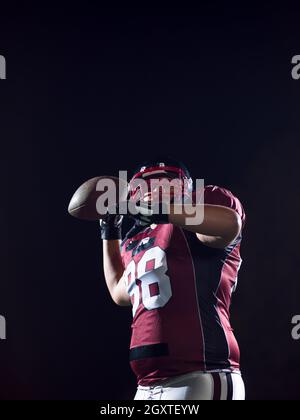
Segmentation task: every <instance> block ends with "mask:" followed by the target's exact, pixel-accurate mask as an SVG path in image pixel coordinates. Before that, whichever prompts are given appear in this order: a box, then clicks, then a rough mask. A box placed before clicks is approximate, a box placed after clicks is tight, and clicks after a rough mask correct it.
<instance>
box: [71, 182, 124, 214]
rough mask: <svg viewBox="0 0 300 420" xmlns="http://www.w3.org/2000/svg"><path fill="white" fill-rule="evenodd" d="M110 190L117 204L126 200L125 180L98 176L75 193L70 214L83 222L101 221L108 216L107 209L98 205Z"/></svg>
mask: <svg viewBox="0 0 300 420" xmlns="http://www.w3.org/2000/svg"><path fill="white" fill-rule="evenodd" d="M108 188H111V191H112V194H113V199H114V198H115V200H116V202H118V201H123V200H126V197H127V183H126V182H125V181H124V180H121V179H119V178H116V177H114V176H98V177H95V178H92V179H89V180H88V181H86V182H84V183H83V184H82V185H81V186H80V187H79V188H78V189H77V190H76V191H75V193H74V195H73V197H72V199H71V201H70V203H69V207H68V212H69V214H70V215H71V216H73V217H76V218H77V219H81V220H90V221H95V220H99V219H101V218H102V217H103V216H104V215H105V214H106V208H103V206H102V207H101V206H99V205H97V202H98V200H99V198H100V197H101V195H102V194H106V195H107V191H108ZM98 204H99V203H98ZM107 204H112V203H107ZM114 204H115V203H113V205H114Z"/></svg>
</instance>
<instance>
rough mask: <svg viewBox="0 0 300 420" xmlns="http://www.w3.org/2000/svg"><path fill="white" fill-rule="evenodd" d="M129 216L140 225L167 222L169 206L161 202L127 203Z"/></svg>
mask: <svg viewBox="0 0 300 420" xmlns="http://www.w3.org/2000/svg"><path fill="white" fill-rule="evenodd" d="M128 209H129V214H128V215H129V216H130V217H132V218H133V219H135V221H136V223H137V224H139V225H141V226H150V225H152V224H156V225H160V224H168V223H169V213H170V211H169V206H168V205H167V204H166V203H163V202H157V203H153V202H143V201H139V202H137V203H134V202H130V201H129V203H128Z"/></svg>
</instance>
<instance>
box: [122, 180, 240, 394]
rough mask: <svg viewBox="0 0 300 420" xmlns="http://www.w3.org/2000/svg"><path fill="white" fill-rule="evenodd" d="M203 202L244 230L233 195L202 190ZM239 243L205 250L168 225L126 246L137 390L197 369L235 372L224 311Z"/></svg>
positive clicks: (235, 360) (187, 234)
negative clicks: (227, 213) (223, 210)
mask: <svg viewBox="0 0 300 420" xmlns="http://www.w3.org/2000/svg"><path fill="white" fill-rule="evenodd" d="M204 202H205V203H206V204H216V205H222V206H226V207H230V208H232V209H234V210H235V211H237V212H238V214H239V215H240V216H241V218H242V221H243V224H244V221H245V214H244V211H243V208H242V205H241V203H240V202H239V200H238V199H237V198H236V197H234V196H233V194H232V193H231V192H230V191H228V190H225V189H223V188H219V187H215V186H207V187H205V190H204ZM240 243H241V235H240V236H239V237H238V238H237V239H236V240H235V241H234V243H232V244H230V245H229V246H228V247H226V248H225V249H215V248H210V247H208V246H205V245H204V244H202V243H201V242H200V241H199V239H198V238H197V237H196V234H195V233H191V232H188V231H187V230H185V229H182V228H180V227H177V226H174V225H172V224H167V225H158V226H157V227H156V228H155V229H152V228H151V227H147V228H145V229H144V230H143V231H141V232H140V233H138V234H137V235H136V236H134V237H133V238H130V239H128V240H125V241H124V242H123V244H122V249H121V251H122V258H123V261H124V264H125V267H126V269H125V274H124V278H125V282H126V286H127V291H128V293H129V295H130V296H131V302H132V309H133V322H132V337H131V345H130V363H131V367H132V369H133V371H134V372H135V374H136V376H137V378H138V383H139V385H145V386H147V385H151V384H153V383H158V382H160V381H162V380H164V379H167V378H170V377H172V376H177V375H182V374H185V373H188V372H192V371H196V370H202V371H211V370H223V369H228V370H238V369H239V348H238V344H237V342H236V339H235V337H234V334H233V330H232V328H231V326H230V321H229V309H230V301H231V295H232V292H233V290H234V289H235V286H236V282H237V274H238V270H239V267H240V264H241V258H240Z"/></svg>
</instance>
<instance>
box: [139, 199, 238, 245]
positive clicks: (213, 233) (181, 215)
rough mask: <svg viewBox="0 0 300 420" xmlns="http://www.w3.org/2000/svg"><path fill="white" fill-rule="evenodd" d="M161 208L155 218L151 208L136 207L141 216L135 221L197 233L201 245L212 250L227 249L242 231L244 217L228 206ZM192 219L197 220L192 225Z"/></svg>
mask: <svg viewBox="0 0 300 420" xmlns="http://www.w3.org/2000/svg"><path fill="white" fill-rule="evenodd" d="M161 206H162V208H161V212H158V213H156V214H155V213H153V209H152V208H151V207H149V204H143V203H142V204H140V205H139V206H136V209H137V210H138V213H137V214H136V215H135V216H134V217H135V218H136V219H138V220H139V222H140V223H143V224H148V225H149V224H152V223H154V224H161V223H173V224H174V225H177V226H180V227H182V228H184V229H186V230H189V231H191V232H194V233H195V234H196V235H197V237H198V239H199V240H200V241H201V242H202V243H204V244H205V245H207V246H210V247H213V248H225V247H226V246H228V245H229V244H230V243H231V242H233V241H234V239H235V238H236V237H237V236H238V235H239V233H240V231H241V227H242V221H241V217H240V216H239V214H238V213H237V212H236V211H235V210H233V209H231V208H229V207H226V206H222V205H212V204H187V203H185V204H184V205H179V204H175V205H167V204H165V203H161ZM163 207H164V208H163ZM176 207H177V210H176ZM201 214H203V215H204V217H203V218H202V217H199V215H201ZM192 219H194V220H193V224H192V223H191V220H192ZM198 219H199V222H197V220H198Z"/></svg>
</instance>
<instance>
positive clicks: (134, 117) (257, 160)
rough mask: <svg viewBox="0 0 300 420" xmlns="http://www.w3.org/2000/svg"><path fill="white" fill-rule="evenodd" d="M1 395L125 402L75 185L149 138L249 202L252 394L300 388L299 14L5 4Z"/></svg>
mask: <svg viewBox="0 0 300 420" xmlns="http://www.w3.org/2000/svg"><path fill="white" fill-rule="evenodd" d="M2 12H3V13H2V14H1V18H0V21H1V22H0V54H2V55H4V56H5V57H6V60H7V80H0V139H1V151H0V175H1V178H0V179H1V205H0V216H1V217H0V226H1V230H0V232H1V235H0V244H1V248H0V250H1V269H0V273H1V281H0V314H1V315H4V316H5V317H6V321H7V340H5V341H0V398H2V399H16V398H21V399H54V398H55V399H123V398H124V399H125V398H129V399H130V398H132V397H133V395H134V393H135V378H134V376H133V374H132V373H131V371H130V368H129V365H128V350H127V349H128V345H129V337H130V320H131V311H130V309H128V308H119V307H117V306H115V305H114V304H113V302H112V301H111V299H110V297H109V294H108V292H107V290H106V286H105V283H104V279H103V275H102V268H101V241H100V238H99V229H98V228H97V224H96V223H87V222H79V221H77V220H75V219H72V218H71V217H70V216H69V215H68V214H67V211H66V209H67V205H68V202H69V199H70V197H71V196H72V194H73V192H74V190H75V189H76V188H77V187H78V185H80V184H81V183H82V182H83V181H85V180H86V179H88V178H91V177H93V176H97V175H106V174H110V175H117V173H118V170H119V169H122V170H126V169H132V167H134V166H135V165H136V164H137V163H138V162H139V161H141V160H142V161H143V160H144V159H145V158H148V157H151V155H153V154H156V153H157V151H158V150H159V151H160V152H161V153H169V154H172V155H173V156H178V157H179V158H180V159H182V160H183V161H184V162H185V163H186V164H187V165H188V166H189V167H190V169H191V172H192V173H193V175H194V177H195V178H196V177H197V178H202V177H204V178H205V181H206V183H214V184H217V185H222V186H224V187H227V188H229V189H231V190H232V191H233V192H234V193H235V194H237V195H238V197H239V198H240V199H241V201H242V202H243V204H244V207H245V209H246V212H247V217H248V219H247V226H246V229H245V233H244V241H243V246H242V256H243V259H244V261H243V265H242V269H241V271H240V276H239V287H238V290H237V293H236V296H235V299H234V302H233V307H232V323H233V326H234V328H235V331H236V335H237V338H238V340H239V343H240V347H241V352H242V360H241V362H242V370H243V375H244V380H245V383H246V388H247V397H248V398H249V399H263V398H268V399H292V398H296V399H298V398H299V397H300V391H299V389H300V379H299V378H300V364H299V350H300V342H297V341H293V340H292V338H291V329H292V326H291V319H292V317H293V315H295V314H299V313H300V302H299V297H300V276H299V274H300V273H299V249H298V242H299V233H300V232H299V222H298V220H299V210H300V205H299V204H300V201H299V190H300V189H299V174H298V171H299V170H298V163H299V129H300V122H299V109H300V80H299V81H295V80H293V79H292V77H291V70H292V64H291V59H292V57H293V56H294V55H297V54H300V41H299V39H300V26H299V17H300V16H299V14H300V13H299V11H298V10H296V9H289V8H288V6H286V8H285V9H281V10H279V9H275V8H274V5H272V3H267V2H264V4H263V5H261V6H260V7H259V8H257V9H256V8H254V7H253V6H243V8H241V7H240V8H236V7H233V5H231V6H228V5H226V6H225V4H223V5H220V4H218V3H216V2H203V5H202V6H201V7H198V8H192V7H191V8H179V7H178V8H176V7H173V8H162V7H160V8H130V7H128V8H118V7H116V8H110V9H108V8H104V7H100V6H98V7H97V6H96V5H95V4H94V3H92V2H84V4H83V3H82V5H81V7H79V6H72V8H68V7H63V6H61V7H60V8H59V9H54V8H51V9H50V8H47V7H46V6H43V9H35V8H33V7H31V6H30V5H29V4H28V3H26V6H23V8H18V9H15V10H10V11H7V12H6V11H5V10H3V11H2Z"/></svg>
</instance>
